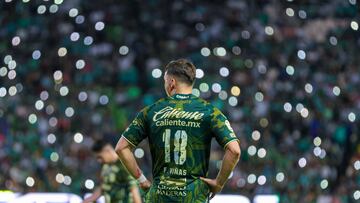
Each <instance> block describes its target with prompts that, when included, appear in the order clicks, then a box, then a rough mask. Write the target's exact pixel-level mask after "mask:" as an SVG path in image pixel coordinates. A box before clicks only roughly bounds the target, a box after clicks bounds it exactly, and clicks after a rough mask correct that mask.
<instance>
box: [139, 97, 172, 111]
mask: <svg viewBox="0 0 360 203" xmlns="http://www.w3.org/2000/svg"><path fill="white" fill-rule="evenodd" d="M166 100H167V98H161V99H159V100H157V101H156V102H154V103H152V104H150V105H147V106H145V107H144V108H143V109H142V110H141V112H143V113H144V114H148V113H149V112H150V111H151V110H153V109H154V107H157V106H159V105H161V104H163V103H164V102H166Z"/></svg>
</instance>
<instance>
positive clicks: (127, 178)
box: [101, 160, 137, 203]
mask: <svg viewBox="0 0 360 203" xmlns="http://www.w3.org/2000/svg"><path fill="white" fill-rule="evenodd" d="M101 177H102V184H101V190H102V193H103V195H104V197H105V202H106V203H132V202H133V198H132V196H131V193H130V189H131V187H137V182H136V180H135V179H134V178H133V177H132V176H131V175H130V174H129V173H128V171H127V170H126V169H125V167H124V166H123V165H122V163H121V162H120V160H119V161H117V162H115V163H112V164H104V165H103V167H102V169H101Z"/></svg>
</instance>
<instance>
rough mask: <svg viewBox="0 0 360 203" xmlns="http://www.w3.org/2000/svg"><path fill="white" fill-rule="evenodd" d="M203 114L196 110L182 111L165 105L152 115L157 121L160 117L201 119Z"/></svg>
mask: <svg viewBox="0 0 360 203" xmlns="http://www.w3.org/2000/svg"><path fill="white" fill-rule="evenodd" d="M203 116H204V113H200V112H198V111H193V112H189V111H183V110H181V109H177V108H173V107H171V106H167V107H165V108H163V109H161V110H160V111H157V112H155V115H154V117H153V121H155V122H156V121H159V120H162V119H185V120H194V121H198V120H201V119H202V118H203Z"/></svg>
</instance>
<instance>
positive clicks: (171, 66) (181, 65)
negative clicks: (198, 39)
mask: <svg viewBox="0 0 360 203" xmlns="http://www.w3.org/2000/svg"><path fill="white" fill-rule="evenodd" d="M165 72H167V74H169V75H172V76H175V77H176V78H177V79H178V80H179V81H181V82H183V83H186V84H188V85H193V84H194V82H195V76H196V68H195V66H194V64H192V63H191V62H190V61H188V60H186V59H178V60H174V61H170V62H169V63H168V64H167V65H166V67H165Z"/></svg>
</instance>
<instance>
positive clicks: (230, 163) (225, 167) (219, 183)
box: [201, 141, 241, 198]
mask: <svg viewBox="0 0 360 203" xmlns="http://www.w3.org/2000/svg"><path fill="white" fill-rule="evenodd" d="M240 154H241V151H240V146H239V143H238V142H236V141H232V142H230V143H229V144H228V145H227V147H226V150H225V155H224V158H223V161H222V164H221V169H220V171H219V173H218V175H217V177H216V179H208V178H201V179H202V180H203V181H205V182H206V183H207V184H208V185H209V187H210V192H211V193H212V195H211V198H213V197H214V196H215V194H216V193H218V192H220V191H221V190H222V188H223V187H224V185H225V183H226V181H227V180H228V177H229V175H230V174H231V172H232V171H233V170H234V168H235V166H236V164H237V163H238V161H239V158H240Z"/></svg>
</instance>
